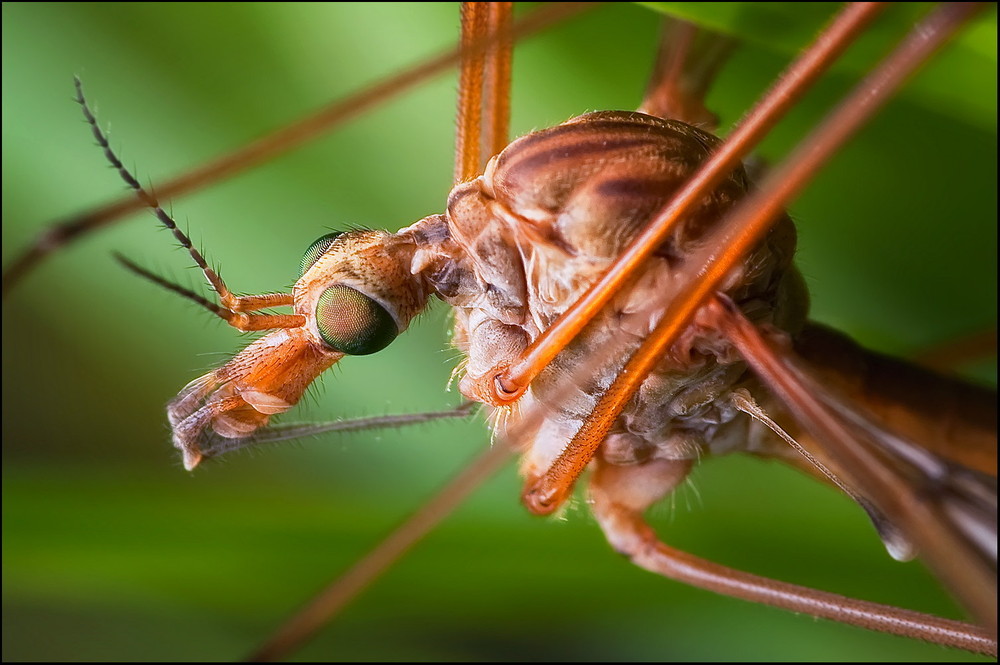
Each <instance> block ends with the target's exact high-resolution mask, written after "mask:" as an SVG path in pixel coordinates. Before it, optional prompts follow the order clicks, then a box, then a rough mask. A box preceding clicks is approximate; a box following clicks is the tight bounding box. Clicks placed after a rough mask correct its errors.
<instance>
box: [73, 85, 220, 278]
mask: <svg viewBox="0 0 1000 665" xmlns="http://www.w3.org/2000/svg"><path fill="white" fill-rule="evenodd" d="M73 85H74V86H76V103H77V104H79V105H80V108H81V109H82V110H83V117H84V118H86V120H87V124H88V125H90V131H91V132H92V133H93V135H94V139H95V140H96V141H97V145H99V146H100V147H101V149H102V150H103V151H104V156H105V157H106V158H107V160H108V161H109V162H110V163H111V166H113V167H114V168H115V169H116V170H117V171H118V175H120V176H121V177H122V180H124V181H125V184H127V185H128V186H129V187H131V188H132V190H133V191H134V192H135V193H136V195H137V196H138V197H139V198H140V199H142V202H143V203H145V204H146V205H147V206H149V207H150V208H151V209H152V210H153V214H155V215H156V218H157V219H158V220H160V223H161V224H163V225H164V226H165V227H167V228H168V229H169V230H170V232H171V233H173V234H174V238H175V239H176V240H177V242H178V243H180V245H181V247H183V248H184V249H186V250H187V251H188V254H190V255H191V258H192V259H193V260H194V262H195V265H197V266H198V267H199V268H201V270H202V272H204V273H205V277H207V278H208V281H209V282H210V283H211V284H212V286H213V287H215V286H216V282H219V283H220V284H221V283H222V279H221V278H220V277H219V275H218V273H216V272H215V271H214V270H213V269H212V268H211V267H210V266H209V265H208V262H206V261H205V257H204V256H202V255H201V252H199V251H198V250H197V249H195V248H194V245H192V244H191V239H190V238H189V237H188V236H187V234H185V233H184V232H183V231H181V230H180V228H178V226H177V222H175V221H174V220H173V218H172V217H171V216H170V215H168V214H167V213H166V212H164V210H163V208H161V207H160V202H159V201H157V200H156V197H155V196H153V195H152V194H151V193H149V192H147V191H146V190H145V189H144V188H143V186H142V185H140V184H139V181H138V180H136V179H135V176H133V175H132V174H131V173H130V172H129V170H128V169H127V168H125V165H124V164H122V161H121V160H120V159H118V155H116V154H115V152H114V150H112V149H111V145H110V144H109V143H108V138H107V136H105V134H104V132H103V131H101V128H100V126H98V124H97V118H96V117H95V116H94V114H93V112H92V111H91V110H90V107H89V106H88V105H87V99H86V98H85V97H84V96H83V83H82V82H81V81H80V78H79V77H77V76H74V77H73ZM139 274H143V275H144V276H146V274H144V273H142V272H140V273H139ZM154 281H157V280H154ZM157 283H160V284H163V282H160V281H157ZM215 290H216V291H217V292H220V293H221V291H220V289H219V288H216V289H215Z"/></svg>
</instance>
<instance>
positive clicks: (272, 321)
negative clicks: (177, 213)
mask: <svg viewBox="0 0 1000 665" xmlns="http://www.w3.org/2000/svg"><path fill="white" fill-rule="evenodd" d="M73 83H74V85H75V86H76V102H77V103H78V104H79V105H80V108H81V109H82V110H83V117H84V118H86V120H87V124H88V125H90V130H91V132H92V133H93V135H94V139H95V140H96V141H97V145H99V146H100V147H101V149H102V150H103V151H104V156H105V157H106V158H107V159H108V161H109V162H110V163H111V165H112V166H113V167H114V168H115V170H117V171H118V175H120V176H121V178H122V180H124V181H125V183H126V184H127V185H128V186H129V187H131V188H132V190H133V191H134V192H135V193H136V195H137V196H138V197H139V199H140V200H142V202H143V203H145V204H146V205H147V206H149V207H150V208H151V209H152V211H153V213H154V214H155V215H156V218H157V219H158V220H160V223H161V224H163V225H164V226H165V227H167V228H168V229H169V230H170V232H171V233H173V234H174V238H176V239H177V242H178V243H180V245H181V247H183V248H184V249H186V250H187V251H188V254H190V255H191V258H192V259H193V260H194V262H195V264H196V265H197V266H198V267H199V268H200V269H201V271H202V273H203V274H204V275H205V278H206V279H207V280H208V283H209V284H210V285H211V287H212V288H213V289H214V290H215V292H216V293H217V294H219V302H220V305H216V304H214V303H211V302H209V301H208V300H206V299H204V298H202V297H201V296H199V295H198V294H196V293H194V292H193V291H189V290H188V289H185V288H183V287H181V286H178V285H176V284H173V283H171V282H168V281H167V280H165V279H163V278H162V277H160V276H158V275H154V274H153V273H151V272H149V271H147V270H145V269H143V268H140V267H139V266H137V265H136V264H134V263H132V262H131V261H129V260H128V259H126V258H125V257H123V256H120V255H119V256H117V258H118V260H119V261H120V262H121V263H122V264H124V265H125V267H126V268H128V269H130V270H132V271H133V272H135V273H137V274H139V275H142V276H143V277H145V278H147V279H149V280H151V281H153V282H155V283H157V284H159V285H160V286H162V287H164V288H166V289H168V290H170V291H173V292H174V293H179V294H180V295H182V296H184V297H186V298H188V299H190V300H193V301H194V302H196V303H198V304H199V305H202V306H203V307H205V308H207V309H208V310H209V311H211V312H212V313H214V314H216V315H217V316H219V317H221V318H222V319H224V320H225V321H226V322H227V323H228V324H229V325H231V326H233V327H234V328H236V329H238V330H243V331H250V330H269V329H273V328H298V327H300V326H302V325H304V324H305V317H304V316H301V315H299V314H249V313H248V312H256V311H257V310H261V309H264V308H267V307H280V306H282V305H291V304H293V299H292V296H291V294H286V293H265V294H262V295H254V296H237V295H235V294H233V292H232V291H230V290H229V288H228V287H227V286H226V284H225V282H223V281H222V278H221V277H220V276H219V274H218V273H217V272H215V270H213V269H212V268H211V267H209V265H208V262H207V261H206V260H205V257H204V256H202V254H201V252H199V251H198V250H197V249H195V248H194V246H193V245H192V244H191V238H190V237H188V235H187V234H185V233H184V232H183V231H181V230H180V229H179V228H178V227H177V223H176V222H175V221H174V220H173V218H172V217H171V216H170V215H168V214H167V213H166V212H165V211H164V210H163V208H161V207H160V203H159V201H157V199H156V197H155V196H154V195H153V194H152V193H150V192H148V191H146V189H144V188H143V186H142V185H141V184H139V181H138V180H136V178H135V176H133V175H132V173H131V172H130V171H129V170H128V169H127V168H125V165H124V164H122V161H121V160H120V159H119V158H118V155H116V154H115V152H114V150H112V149H111V145H110V144H109V143H108V137H107V135H105V133H104V132H103V131H102V130H101V128H100V126H99V125H98V124H97V117H96V116H95V115H94V113H93V112H92V111H91V110H90V107H89V106H88V105H87V99H86V97H85V96H84V94H83V83H81V82H80V79H79V77H74V78H73Z"/></svg>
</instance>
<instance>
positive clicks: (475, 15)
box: [454, 2, 513, 183]
mask: <svg viewBox="0 0 1000 665" xmlns="http://www.w3.org/2000/svg"><path fill="white" fill-rule="evenodd" d="M512 16H513V13H512V7H511V3H509V2H463V3H462V40H461V43H462V52H463V55H462V62H461V67H460V70H459V87H458V111H457V118H456V122H455V125H456V128H457V130H456V133H455V178H454V180H455V182H456V183H458V182H464V181H466V180H470V179H472V178H475V177H476V176H477V175H479V173H480V172H481V171H482V169H483V166H485V164H486V160H487V159H488V158H489V157H491V156H493V155H494V154H496V153H498V152H500V151H501V150H503V148H504V147H505V146H506V145H507V141H508V136H507V134H508V127H509V125H510V62H511V55H512V46H513V42H512V41H511V32H510V30H511V28H510V22H511V18H512ZM484 43H485V44H486V45H487V47H486V49H485V50H484V49H482V48H477V46H481V45H482V44H484Z"/></svg>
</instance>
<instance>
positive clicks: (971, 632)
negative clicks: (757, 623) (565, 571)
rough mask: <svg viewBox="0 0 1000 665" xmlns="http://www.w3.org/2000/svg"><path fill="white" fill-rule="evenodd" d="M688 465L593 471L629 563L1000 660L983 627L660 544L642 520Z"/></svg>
mask: <svg viewBox="0 0 1000 665" xmlns="http://www.w3.org/2000/svg"><path fill="white" fill-rule="evenodd" d="M689 464H690V463H689V462H684V461H680V462H675V461H662V460H658V461H654V462H650V463H647V464H643V465H639V466H610V465H608V464H605V463H603V462H601V461H600V460H598V461H597V462H596V463H595V468H594V473H593V475H592V476H591V480H590V501H591V509H592V510H593V513H594V516H595V517H596V518H597V521H598V523H599V524H600V525H601V528H602V529H603V530H604V533H605V535H606V536H607V539H608V542H610V543H611V546H612V547H614V548H615V550H617V551H618V552H619V553H620V554H623V555H625V556H627V557H628V558H629V559H630V560H631V561H632V563H634V564H636V565H637V566H640V567H642V568H645V569H646V570H649V571H651V572H654V573H656V574H658V575H662V576H664V577H668V578H670V579H673V580H677V581H678V582H684V583H685V584H690V585H691V586H695V587H698V588H701V589H707V590H708V591H714V592H716V593H721V594H723V595H726V596H733V597H734V598H742V599H743V600H749V601H751V602H755V603H761V604H764V605H771V606H773V607H780V608H782V609H786V610H791V611H793V612H801V613H803V614H808V615H810V616H815V617H819V618H823V619H832V620H834V621H839V622H841V623H846V624H850V625H853V626H859V627H861V628H867V629H869V630H877V631H881V632H886V633H891V634H894V635H902V636H904V637H909V638H914V639H921V640H926V641H928V642H933V643H935V644H943V645H945V646H950V647H955V648H958V649H967V650H969V651H975V652H978V653H985V654H989V655H994V656H995V655H996V642H994V641H993V640H992V639H991V637H990V635H989V632H988V631H987V630H985V629H983V628H980V627H978V626H974V625H971V624H966V623H963V622H961V621H952V620H949V619H941V618H939V617H935V616H931V615H928V614H922V613H920V612H912V611H910V610H903V609H900V608H897V607H891V606H887V605H880V604H878V603H871V602H867V601H863V600H856V599H853V598H847V597H845V596H840V595H837V594H833V593H827V592H825V591H817V590H815V589H810V588H808V587H801V586H798V585H795V584H789V583H787V582H781V581H778V580H772V579H769V578H766V577H760V576H758V575H752V574H750V573H746V572H743V571H740V570H734V569H732V568H727V567H726V566H722V565H719V564H717V563H714V562H711V561H706V560H705V559H700V558H698V557H696V556H693V555H691V554H687V553H686V552H682V551H680V550H677V549H674V548H672V547H670V546H669V545H665V544H664V543H662V542H660V540H659V539H658V538H657V536H656V534H655V533H654V532H653V530H652V529H651V528H650V526H649V525H648V524H647V523H646V521H645V520H644V519H643V517H642V515H643V513H644V512H645V510H646V508H648V507H649V506H650V505H652V504H653V503H655V502H656V501H659V500H660V498H662V497H663V495H664V494H665V493H666V491H669V489H671V488H672V487H674V486H675V485H676V484H677V483H678V482H679V481H680V480H682V479H683V478H684V476H685V475H686V473H687V469H688V467H689Z"/></svg>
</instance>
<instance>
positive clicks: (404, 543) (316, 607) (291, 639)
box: [246, 444, 512, 662]
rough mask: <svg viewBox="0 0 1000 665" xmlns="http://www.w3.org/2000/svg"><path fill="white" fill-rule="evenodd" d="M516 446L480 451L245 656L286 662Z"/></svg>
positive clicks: (249, 658) (444, 516)
mask: <svg viewBox="0 0 1000 665" xmlns="http://www.w3.org/2000/svg"><path fill="white" fill-rule="evenodd" d="M511 452H512V451H511V450H510V448H508V447H507V446H505V445H502V444H497V445H494V446H492V447H490V448H489V449H487V450H486V451H485V452H482V453H480V454H479V456H478V457H476V458H475V459H474V460H472V462H471V463H469V464H468V465H467V466H466V467H465V468H463V469H462V470H461V471H460V472H459V473H458V474H457V475H456V476H455V477H454V478H453V479H452V480H451V482H449V483H448V484H447V485H445V486H444V488H442V489H441V490H440V491H439V492H438V493H437V494H436V495H435V496H434V497H432V498H431V499H430V500H428V501H427V502H426V503H424V504H423V505H422V506H421V507H420V509H419V510H418V511H416V512H415V513H413V514H412V515H411V516H410V517H409V518H407V520H406V521H405V522H403V523H402V524H401V525H400V526H399V527H398V528H397V529H396V530H395V531H393V532H392V533H390V534H389V535H388V536H386V537H385V538H383V539H382V540H381V541H380V542H379V543H378V545H376V546H375V547H374V548H372V550H371V551H369V552H368V554H366V555H365V556H364V557H363V558H362V559H361V560H359V561H358V562H357V563H356V564H354V566H352V567H351V569H350V570H348V571H347V572H346V573H344V574H343V575H341V576H340V577H338V578H337V579H336V580H334V581H333V582H332V583H331V584H330V585H329V586H327V587H326V588H325V589H323V590H322V591H321V592H320V593H318V594H317V595H316V596H315V597H313V599H312V600H310V601H309V603H308V604H306V605H305V606H304V607H302V608H301V609H300V610H298V611H297V612H295V614H293V615H292V616H291V617H290V618H289V619H288V620H287V621H285V623H283V624H282V625H281V626H280V627H279V628H278V630H276V631H275V632H274V633H273V634H272V635H271V636H270V637H268V639H267V640H266V641H265V642H264V643H263V644H262V645H261V646H260V647H259V648H258V649H257V650H256V651H254V652H253V653H252V654H251V655H249V656H248V657H247V658H246V660H248V661H254V662H265V661H274V660H281V659H282V658H284V657H285V656H287V655H288V654H290V653H291V652H293V651H294V650H296V649H298V648H299V647H300V646H302V644H304V643H305V642H306V641H307V640H308V639H309V638H311V637H312V636H313V635H315V634H316V632H317V631H318V630H319V629H321V628H322V627H323V626H325V625H326V624H327V623H328V622H329V621H330V619H331V618H333V617H334V616H335V615H336V614H337V613H338V612H339V611H340V610H342V609H343V608H344V607H345V606H346V605H347V604H348V603H350V602H351V601H352V600H354V598H355V597H357V596H358V595H359V594H360V593H361V592H362V591H364V590H365V589H366V588H367V587H368V586H369V585H370V584H372V583H373V582H374V581H375V580H377V579H378V578H379V577H380V576H381V575H382V574H383V573H384V572H385V571H386V570H388V568H389V567H390V566H392V565H393V564H394V563H395V562H396V561H398V560H399V559H400V558H401V557H402V556H403V555H404V554H405V553H406V552H407V551H408V550H409V549H410V548H411V547H412V546H413V545H414V544H416V543H417V542H418V541H419V540H420V539H421V538H423V537H424V536H425V535H426V534H427V533H429V532H430V531H431V530H432V529H434V527H435V526H437V525H438V524H439V523H440V522H441V521H442V520H444V519H445V518H446V517H447V516H448V515H449V514H451V512H452V511H453V510H455V508H457V507H458V506H459V505H460V504H461V503H462V502H463V501H464V500H465V499H466V497H468V496H469V495H470V494H471V493H472V492H473V491H474V490H476V489H477V488H478V487H479V486H480V485H482V483H483V481H485V480H486V479H487V478H489V477H490V476H491V475H493V474H494V473H495V472H497V471H499V470H500V468H501V467H502V466H503V465H504V464H505V463H506V462H507V460H508V459H510V457H511Z"/></svg>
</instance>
